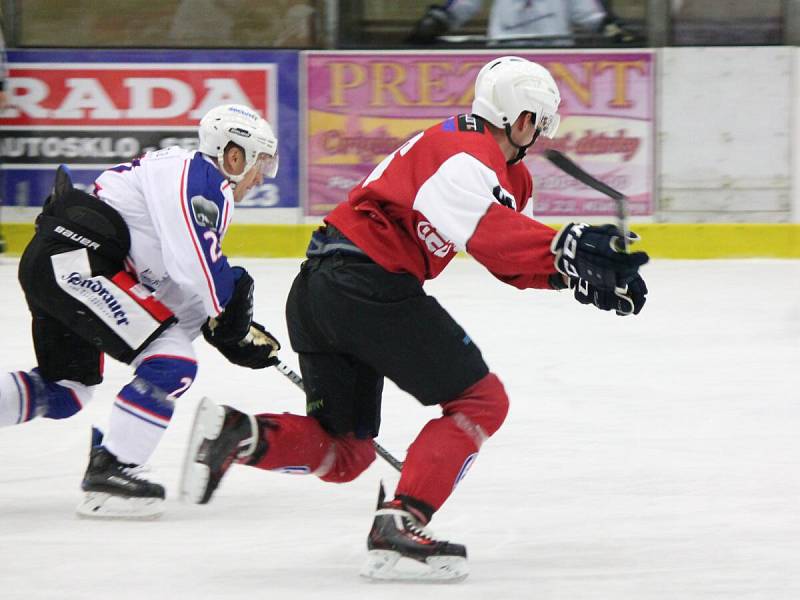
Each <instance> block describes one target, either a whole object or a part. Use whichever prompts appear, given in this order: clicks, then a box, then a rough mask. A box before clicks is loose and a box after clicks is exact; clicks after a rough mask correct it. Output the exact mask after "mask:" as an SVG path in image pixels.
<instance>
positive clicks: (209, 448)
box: [180, 398, 266, 504]
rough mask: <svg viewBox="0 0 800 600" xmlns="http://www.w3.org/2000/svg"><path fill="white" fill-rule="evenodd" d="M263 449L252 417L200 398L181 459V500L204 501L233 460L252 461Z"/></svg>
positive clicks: (209, 497)
mask: <svg viewBox="0 0 800 600" xmlns="http://www.w3.org/2000/svg"><path fill="white" fill-rule="evenodd" d="M265 450H266V442H263V441H261V440H259V437H258V424H257V422H256V420H255V417H253V416H251V415H247V414H245V413H243V412H240V411H238V410H236V409H235V408H231V407H230V406H219V405H217V404H214V403H213V402H212V401H211V400H209V399H208V398H203V399H202V400H201V401H200V404H199V405H198V406H197V412H196V413H195V417H194V423H193V424H192V430H191V433H190V434H189V444H188V448H187V450H186V456H185V458H184V461H183V470H182V472H181V486H180V497H181V500H183V501H186V502H194V503H196V504H206V503H207V502H208V501H209V500H211V496H212V495H213V494H214V490H216V489H217V486H218V485H219V482H220V480H221V479H222V477H223V476H224V475H225V473H226V472H227V470H228V469H229V468H230V466H231V465H232V464H233V463H234V461H237V460H238V461H242V460H244V459H248V458H249V459H250V460H253V459H254V458H255V457H256V456H260V455H262V454H263V453H264V451H265Z"/></svg>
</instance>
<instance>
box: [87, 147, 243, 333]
mask: <svg viewBox="0 0 800 600" xmlns="http://www.w3.org/2000/svg"><path fill="white" fill-rule="evenodd" d="M94 193H95V195H96V196H97V197H98V198H100V199H101V200H103V201H104V202H105V203H107V204H109V205H110V206H112V207H113V208H114V209H116V210H117V212H119V214H120V215H121V216H122V218H123V219H124V220H125V223H127V225H128V229H129V230H130V234H131V249H130V253H129V255H128V260H127V266H128V268H129V269H130V270H131V271H132V272H133V273H134V274H135V276H136V277H137V279H138V280H139V282H141V283H142V284H144V285H145V286H147V287H148V288H150V289H151V290H153V292H154V295H155V297H156V298H157V299H158V300H160V301H161V302H163V303H164V304H166V305H167V306H168V307H169V308H170V309H171V310H172V311H173V312H174V313H175V314H176V316H177V317H178V318H179V319H180V320H181V321H182V322H183V323H182V324H183V325H188V326H190V328H191V327H192V326H194V325H197V324H199V323H202V322H203V321H205V319H206V318H207V317H208V316H216V315H218V314H219V313H220V312H221V311H222V309H223V308H224V307H225V305H226V304H227V303H228V301H229V300H230V298H231V295H232V294H233V287H234V279H233V272H232V270H231V267H230V265H229V264H228V260H227V258H226V257H225V256H224V255H223V254H222V251H221V248H220V243H221V241H222V238H223V236H224V235H225V232H226V230H227V228H228V225H229V224H230V221H231V217H232V216H233V191H232V190H231V186H230V183H229V182H228V181H227V179H225V177H223V175H222V173H220V171H219V169H217V167H216V165H215V164H214V163H213V161H212V160H211V159H209V158H208V157H207V156H205V155H203V154H202V153H200V152H192V151H187V150H183V149H181V148H179V147H177V146H174V147H171V148H165V149H163V150H157V151H153V152H148V153H147V154H145V155H144V156H143V157H141V158H137V159H135V160H133V161H131V162H130V163H125V164H122V165H117V166H116V167H112V168H110V169H108V170H106V171H104V172H103V173H102V174H101V175H100V176H99V177H98V178H97V180H96V181H95V189H94ZM190 323H191V325H190ZM198 326H199V325H198Z"/></svg>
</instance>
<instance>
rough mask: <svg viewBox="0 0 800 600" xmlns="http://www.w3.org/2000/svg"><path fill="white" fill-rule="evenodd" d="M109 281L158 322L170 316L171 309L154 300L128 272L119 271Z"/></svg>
mask: <svg viewBox="0 0 800 600" xmlns="http://www.w3.org/2000/svg"><path fill="white" fill-rule="evenodd" d="M111 281H113V282H114V284H115V285H116V286H117V287H118V288H119V289H121V290H122V291H123V292H125V294H127V295H128V296H129V297H130V299H131V300H133V301H134V302H136V304H138V305H139V306H141V307H142V308H143V309H145V310H146V311H147V312H148V313H149V314H150V316H152V317H153V318H154V319H155V320H156V321H158V322H159V323H163V322H164V321H166V320H167V319H169V318H170V317H171V316H172V311H171V310H170V309H168V308H167V307H166V306H165V305H164V304H162V303H161V302H159V301H158V300H156V299H155V298H154V297H153V295H152V294H151V293H150V292H149V291H147V288H145V287H144V286H143V285H141V284H140V283H139V282H138V281H136V280H135V279H134V278H133V277H131V276H130V273H126V272H125V271H120V272H119V273H117V274H116V275H114V276H113V277H112V278H111Z"/></svg>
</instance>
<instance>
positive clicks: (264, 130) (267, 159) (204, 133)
mask: <svg viewBox="0 0 800 600" xmlns="http://www.w3.org/2000/svg"><path fill="white" fill-rule="evenodd" d="M199 137H200V152H202V153H203V154H207V155H209V156H213V157H215V158H216V159H217V161H218V164H219V168H220V170H221V171H222V172H223V174H224V175H225V177H227V178H228V179H229V180H231V181H232V182H233V183H239V182H240V181H241V180H242V179H243V178H244V176H245V174H246V173H247V172H248V171H250V169H252V168H253V167H254V166H255V165H256V163H257V162H258V161H259V160H261V161H262V165H261V169H262V175H263V176H265V177H274V176H275V175H276V174H277V171H278V139H277V138H276V137H275V134H274V133H273V131H272V127H270V124H269V123H268V122H267V121H266V120H265V119H263V118H262V117H260V116H259V115H258V114H257V113H256V112H255V111H254V110H253V109H251V108H250V107H248V106H244V105H241V104H224V105H222V106H217V107H215V108H212V109H211V110H210V111H208V112H207V113H206V115H205V116H204V117H203V118H202V119H201V120H200V128H199ZM231 142H233V143H234V144H236V145H237V146H239V147H240V148H241V149H242V150H243V151H244V155H245V168H244V170H243V171H242V172H241V173H240V174H239V175H234V174H233V173H229V172H228V171H227V170H226V169H225V164H224V157H225V149H226V148H227V147H228V144H229V143H231Z"/></svg>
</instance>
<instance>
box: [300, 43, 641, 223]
mask: <svg viewBox="0 0 800 600" xmlns="http://www.w3.org/2000/svg"><path fill="white" fill-rule="evenodd" d="M515 54H518V55H519V56H523V57H525V58H528V59H529V60H533V61H536V62H538V63H541V64H542V65H544V66H545V67H546V68H548V69H549V70H550V72H551V73H552V74H553V76H554V78H555V80H556V82H557V83H558V86H559V89H560V91H561V97H562V101H561V107H560V110H559V113H560V114H561V126H560V128H559V130H558V133H557V136H556V138H555V139H553V140H546V139H540V140H539V141H537V142H536V145H535V146H534V147H533V149H532V150H531V151H530V152H529V155H528V157H527V158H526V159H525V160H526V163H527V165H528V168H529V169H530V171H531V173H532V174H533V177H534V188H535V192H534V199H535V204H534V212H535V213H536V215H537V216H539V217H561V216H573V215H583V216H592V215H612V214H614V209H613V204H612V201H611V200H610V199H608V198H605V197H603V196H602V195H600V194H598V192H596V191H594V190H592V189H590V188H587V187H586V186H585V185H583V184H581V183H579V182H577V181H575V180H574V179H572V178H570V177H569V176H568V175H566V174H564V173H562V172H561V171H559V170H557V169H556V168H555V167H554V166H552V165H551V164H550V163H548V162H547V161H545V160H544V159H543V158H542V157H541V151H542V150H544V149H545V148H548V147H554V148H557V149H559V150H561V151H563V152H565V153H566V154H567V155H568V156H570V157H571V158H573V159H574V160H575V161H576V162H577V163H578V164H579V165H581V166H582V167H583V168H584V169H586V170H587V171H589V172H590V173H591V174H593V175H594V176H595V177H597V178H598V179H600V180H602V181H604V182H606V183H608V184H609V185H611V186H612V187H614V188H617V189H618V190H620V191H622V192H624V193H626V194H627V195H628V196H629V197H630V200H631V203H630V212H631V214H632V215H640V216H646V215H652V214H653V212H654V206H653V172H654V159H653V144H654V108H653V105H654V89H653V84H654V61H653V54H652V53H651V52H642V51H636V52H624V51H623V52H603V51H600V52H594V51H590V52H575V51H562V52H557V51H538V52H521V51H520V52H515ZM497 55H498V53H497V52H492V53H488V52H437V53H429V54H419V53H410V52H378V53H376V52H372V53H358V52H340V53H321V52H320V53H315V52H311V53H308V54H307V55H306V56H305V61H306V62H305V77H306V86H305V93H304V102H305V106H304V109H305V111H306V125H307V135H306V137H305V142H306V146H305V148H304V150H303V152H304V154H305V163H306V172H305V175H304V177H303V184H304V186H305V194H304V196H305V197H306V199H307V201H306V205H305V211H306V214H307V215H309V216H318V215H324V214H326V213H327V212H329V211H330V210H331V209H332V208H333V207H334V206H336V205H337V204H338V203H339V202H341V201H342V200H344V199H345V198H346V197H347V192H348V190H349V189H350V188H352V187H353V186H354V185H357V184H358V183H359V182H360V181H361V180H362V179H363V178H364V177H365V176H366V175H368V174H369V172H370V171H371V170H372V168H373V167H374V166H375V165H376V164H377V163H378V162H380V160H381V159H382V158H383V157H384V156H385V155H386V154H389V153H390V152H392V151H394V150H395V149H397V147H399V146H400V145H401V144H402V143H403V142H404V141H405V140H407V139H408V138H410V137H412V136H413V135H414V134H416V133H417V132H419V131H421V130H422V129H425V128H427V127H429V126H431V125H433V124H435V123H436V122H438V121H440V120H442V119H444V118H446V117H448V116H450V115H453V114H458V113H464V112H470V107H471V104H472V99H473V85H474V81H475V76H476V75H477V73H478V70H479V69H480V68H481V66H483V65H484V64H485V63H486V62H488V61H489V60H490V59H491V58H492V57H493V56H497Z"/></svg>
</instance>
